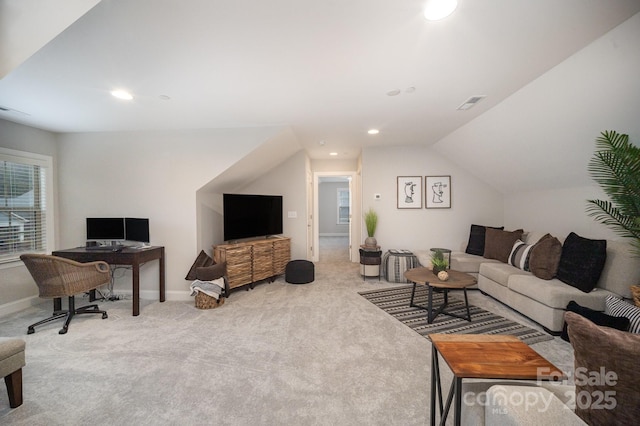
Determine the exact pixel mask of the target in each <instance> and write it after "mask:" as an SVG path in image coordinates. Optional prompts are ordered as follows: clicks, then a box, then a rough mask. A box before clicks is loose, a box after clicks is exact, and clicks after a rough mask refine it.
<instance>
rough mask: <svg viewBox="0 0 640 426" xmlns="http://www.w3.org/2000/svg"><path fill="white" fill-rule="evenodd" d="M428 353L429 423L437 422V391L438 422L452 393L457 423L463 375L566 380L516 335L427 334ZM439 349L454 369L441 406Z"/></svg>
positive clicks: (447, 412)
mask: <svg viewBox="0 0 640 426" xmlns="http://www.w3.org/2000/svg"><path fill="white" fill-rule="evenodd" d="M429 339H431V343H432V344H433V349H432V354H431V425H435V424H436V393H437V394H438V397H439V408H440V424H444V423H445V422H446V420H447V415H448V414H449V409H450V408H451V401H452V399H453V397H454V395H455V406H454V411H453V413H454V414H453V419H454V424H456V425H459V424H460V421H461V419H460V412H461V409H462V379H497V380H502V379H511V380H550V381H560V380H565V379H566V378H567V376H566V375H565V374H564V373H563V372H562V370H560V369H558V367H556V366H555V365H553V364H551V363H550V362H549V361H547V360H546V359H545V358H543V357H542V356H541V355H540V354H538V353H537V352H536V351H534V350H533V349H531V348H530V347H529V346H528V345H527V344H526V343H523V342H522V341H521V340H520V339H518V338H517V337H515V336H507V335H485V334H429ZM438 353H439V354H440V356H442V359H443V360H445V362H446V363H447V365H448V366H449V368H450V369H451V371H452V372H453V382H452V383H451V388H450V390H449V395H448V397H447V403H446V407H444V410H443V406H442V388H441V382H440V367H439V365H438Z"/></svg>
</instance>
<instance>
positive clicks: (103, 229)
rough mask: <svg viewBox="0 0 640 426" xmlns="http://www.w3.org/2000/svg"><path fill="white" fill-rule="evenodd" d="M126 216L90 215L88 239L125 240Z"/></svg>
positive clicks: (88, 219)
mask: <svg viewBox="0 0 640 426" xmlns="http://www.w3.org/2000/svg"><path fill="white" fill-rule="evenodd" d="M124 239H125V235H124V218H122V217H88V218H87V240H89V241H102V240H110V241H124Z"/></svg>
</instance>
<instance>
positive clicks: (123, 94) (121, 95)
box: [111, 89, 133, 101]
mask: <svg viewBox="0 0 640 426" xmlns="http://www.w3.org/2000/svg"><path fill="white" fill-rule="evenodd" d="M111 96H113V97H115V98H118V99H122V100H125V101H130V100H131V99H133V95H132V94H131V93H129V92H127V91H126V90H120V89H118V90H112V91H111Z"/></svg>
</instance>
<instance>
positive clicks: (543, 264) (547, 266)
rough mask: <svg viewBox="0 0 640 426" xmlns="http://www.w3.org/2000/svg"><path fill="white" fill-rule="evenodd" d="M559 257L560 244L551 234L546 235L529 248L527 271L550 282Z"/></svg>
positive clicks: (556, 269) (554, 273)
mask: <svg viewBox="0 0 640 426" xmlns="http://www.w3.org/2000/svg"><path fill="white" fill-rule="evenodd" d="M561 255H562V244H561V243H560V240H558V239H557V238H556V237H553V236H551V234H546V235H545V236H543V237H542V238H540V240H538V242H537V243H535V244H534V245H533V247H531V253H529V270H530V271H531V273H532V274H533V275H535V276H536V277H538V278H540V279H542V280H550V279H552V278H553V277H555V276H556V273H557V272H558V265H559V264H560V256H561Z"/></svg>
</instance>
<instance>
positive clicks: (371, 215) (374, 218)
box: [364, 208, 378, 248]
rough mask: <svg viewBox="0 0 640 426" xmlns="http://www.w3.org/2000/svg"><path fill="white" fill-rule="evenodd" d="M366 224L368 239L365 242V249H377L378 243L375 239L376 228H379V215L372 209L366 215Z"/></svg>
mask: <svg viewBox="0 0 640 426" xmlns="http://www.w3.org/2000/svg"><path fill="white" fill-rule="evenodd" d="M364 224H365V226H366V227H367V238H365V240H364V245H365V247H372V248H376V247H377V246H378V241H377V240H376V239H375V238H374V235H375V234H376V228H377V227H378V213H376V212H375V210H373V209H372V208H369V210H367V212H366V213H365V214H364Z"/></svg>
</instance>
